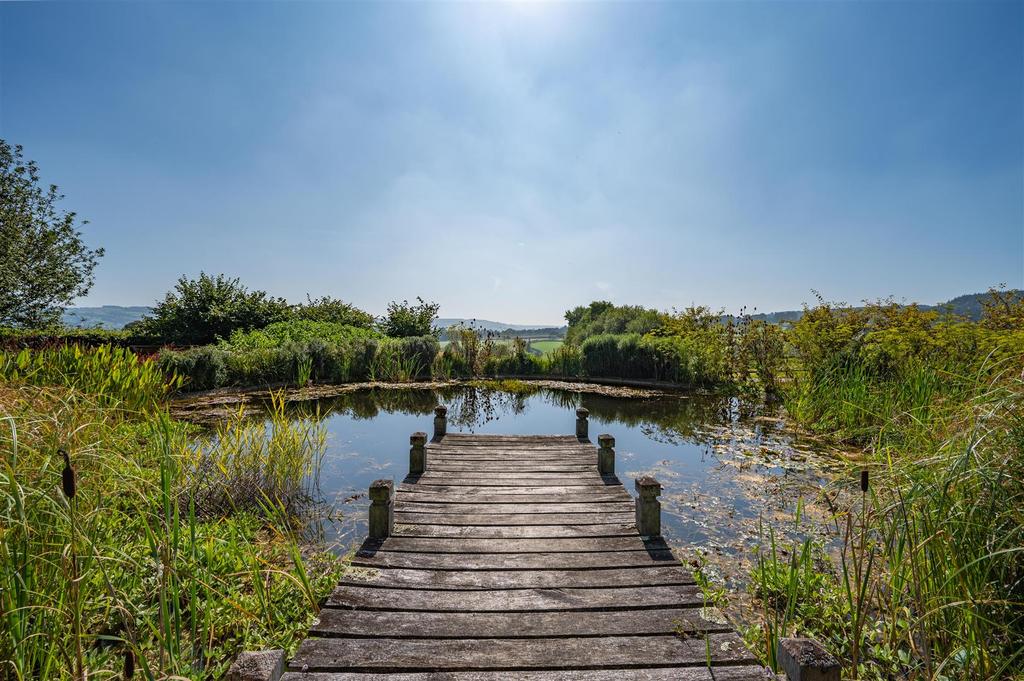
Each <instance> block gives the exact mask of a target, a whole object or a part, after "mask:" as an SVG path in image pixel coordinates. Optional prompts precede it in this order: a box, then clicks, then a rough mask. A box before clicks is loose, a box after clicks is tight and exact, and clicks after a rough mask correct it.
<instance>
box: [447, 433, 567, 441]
mask: <svg viewBox="0 0 1024 681" xmlns="http://www.w3.org/2000/svg"><path fill="white" fill-rule="evenodd" d="M472 441H479V442H483V443H488V442H506V441H511V442H569V443H573V442H579V441H580V438H579V437H577V436H575V435H564V434H552V435H544V434H540V435H501V434H492V433H447V435H445V436H444V437H443V438H441V442H443V443H449V442H456V443H459V442H472Z"/></svg>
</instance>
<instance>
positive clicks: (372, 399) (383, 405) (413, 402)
mask: <svg viewBox="0 0 1024 681" xmlns="http://www.w3.org/2000/svg"><path fill="white" fill-rule="evenodd" d="M438 404H440V400H439V399H438V393H437V391H434V390H424V389H405V388H398V389H396V388H367V389H366V390H356V391H353V392H350V393H343V394H341V395H337V396H336V397H330V398H326V399H320V400H310V401H308V402H297V403H292V404H289V412H290V413H295V414H296V415H300V414H308V413H309V412H310V411H311V410H315V409H317V407H319V409H320V413H321V414H323V415H325V416H329V415H330V414H344V415H347V416H351V417H352V418H354V419H366V420H368V419H374V418H376V417H377V416H379V415H380V413H381V412H384V413H386V414H394V413H399V414H414V415H418V416H425V415H432V414H433V413H434V407H436V406H437V405H438Z"/></svg>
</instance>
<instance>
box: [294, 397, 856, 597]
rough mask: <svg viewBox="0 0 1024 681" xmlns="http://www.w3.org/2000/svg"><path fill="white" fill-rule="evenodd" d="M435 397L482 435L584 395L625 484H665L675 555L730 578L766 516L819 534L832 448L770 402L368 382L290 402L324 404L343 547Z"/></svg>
mask: <svg viewBox="0 0 1024 681" xmlns="http://www.w3.org/2000/svg"><path fill="white" fill-rule="evenodd" d="M503 387H504V388H512V389H511V390H509V389H502V388H503ZM627 395H628V396H627ZM439 404H441V405H445V406H447V407H448V430H449V432H452V433H455V432H460V433H469V432H472V433H489V434H563V435H564V434H571V433H573V432H574V428H575V418H576V416H575V412H576V409H577V407H581V406H582V407H586V408H587V409H588V410H590V439H591V440H592V441H594V442H596V441H597V435H598V434H600V433H609V434H611V435H613V436H614V437H615V438H616V447H615V452H616V471H617V473H618V476H619V478H620V479H621V480H622V482H623V484H624V485H625V486H626V489H627V490H629V492H630V493H631V494H635V490H634V486H633V480H634V479H635V478H636V477H637V476H640V475H644V474H650V475H654V476H655V477H656V478H657V479H658V480H659V482H661V483H662V485H663V487H664V493H663V495H662V497H661V499H662V509H663V531H664V534H665V538H666V540H667V541H668V542H669V544H670V545H672V546H673V547H674V548H676V549H678V553H679V555H680V558H681V559H683V560H686V561H692V560H696V559H700V560H701V561H702V562H705V563H706V564H707V565H708V566H710V568H711V569H712V570H717V571H719V572H720V573H721V574H720V575H719V577H721V580H722V581H723V582H726V583H728V582H730V581H732V580H734V579H737V578H741V577H742V575H743V574H744V573H745V570H746V569H747V568H748V567H749V565H748V563H749V556H750V550H751V549H752V548H753V547H754V546H756V545H757V543H758V542H759V535H762V534H763V533H764V532H766V530H765V529H764V528H766V527H767V526H769V525H770V526H771V527H772V528H773V529H774V531H775V532H776V534H777V537H779V538H780V539H788V538H792V537H793V536H801V537H802V536H806V534H808V533H822V534H824V533H827V527H826V525H825V523H824V518H825V515H826V512H825V509H824V508H823V505H824V504H825V503H827V502H825V501H824V499H823V496H822V489H823V487H824V486H825V485H826V483H828V482H829V480H830V479H831V477H832V475H833V471H834V470H835V469H836V464H835V461H836V459H835V458H834V457H833V456H831V455H830V453H829V452H827V451H822V450H821V449H820V448H819V447H817V446H816V445H815V444H814V443H813V442H809V441H806V440H804V439H801V438H800V437H798V436H796V435H794V434H793V433H791V432H790V431H788V430H787V429H786V427H785V422H784V421H783V420H782V418H781V417H780V414H779V413H778V411H777V410H773V409H771V408H769V407H767V406H765V405H763V404H755V405H746V404H744V403H742V402H741V401H739V400H737V399H730V398H722V397H717V396H709V395H698V394H683V393H665V392H653V391H636V390H621V389H620V390H616V389H609V388H604V387H601V386H586V385H567V386H565V387H540V386H539V385H537V384H532V383H522V382H510V383H504V384H496V385H494V386H492V385H489V384H476V385H465V384H462V385H448V386H441V387H435V388H433V389H418V388H391V389H363V390H355V391H348V392H345V393H343V394H340V395H337V396H335V397H332V398H321V399H318V400H316V401H315V402H311V401H307V402H299V403H298V404H297V405H296V403H295V402H293V403H292V405H293V407H294V408H295V409H296V413H302V412H305V411H306V410H308V409H309V408H311V407H313V406H315V407H318V408H319V409H320V412H321V414H323V415H324V424H325V426H326V428H327V431H328V445H327V446H328V449H327V452H326V455H325V457H324V460H323V466H322V469H321V471H320V479H319V490H320V493H321V494H322V496H323V508H324V511H323V512H322V513H321V515H320V518H321V519H322V521H321V529H322V530H323V535H324V538H325V539H326V540H327V541H328V542H330V543H331V544H333V545H334V546H336V547H337V549H338V550H339V551H346V550H348V549H351V548H354V547H356V546H358V544H359V543H360V541H361V540H362V539H363V538H364V537H365V534H366V514H367V507H368V503H369V502H368V499H367V497H366V493H367V488H368V487H369V485H370V483H371V482H372V481H373V480H376V479H378V478H393V479H394V480H395V481H396V483H397V482H399V481H401V479H402V478H403V477H404V476H405V474H406V473H407V471H408V465H409V461H408V459H409V435H410V434H411V433H413V432H415V431H425V432H427V433H428V434H429V433H431V432H432V429H433V409H434V407H435V406H437V405H439ZM509 465H510V468H511V469H514V465H515V463H514V462H509ZM798 504H799V505H800V515H801V516H802V518H803V521H802V523H801V524H800V525H799V526H798V525H797V524H796V523H795V518H796V516H797V507H798Z"/></svg>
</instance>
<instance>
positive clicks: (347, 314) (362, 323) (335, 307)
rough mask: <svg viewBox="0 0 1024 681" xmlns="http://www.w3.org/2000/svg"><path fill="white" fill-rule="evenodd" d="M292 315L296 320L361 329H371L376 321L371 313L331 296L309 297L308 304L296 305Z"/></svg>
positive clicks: (307, 298)
mask: <svg viewBox="0 0 1024 681" xmlns="http://www.w3.org/2000/svg"><path fill="white" fill-rule="evenodd" d="M292 315H293V317H294V318H295V319H305V320H308V321H311V322H326V323H329V324H340V325H343V326H354V327H356V328H360V329H371V328H373V325H374V322H375V321H376V320H375V318H374V316H373V315H372V314H370V313H369V312H364V311H363V310H360V309H359V308H358V307H356V306H355V305H352V304H350V303H346V302H345V301H343V300H338V299H337V298H331V297H330V296H324V297H323V298H316V299H313V298H310V297H309V295H307V296H306V302H305V303H301V304H299V305H296V306H295V307H294V308H293V311H292Z"/></svg>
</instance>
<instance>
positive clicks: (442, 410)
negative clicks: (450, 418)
mask: <svg viewBox="0 0 1024 681" xmlns="http://www.w3.org/2000/svg"><path fill="white" fill-rule="evenodd" d="M447 415H448V407H445V406H438V407H434V416H440V417H442V418H443V417H445V416H447Z"/></svg>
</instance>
